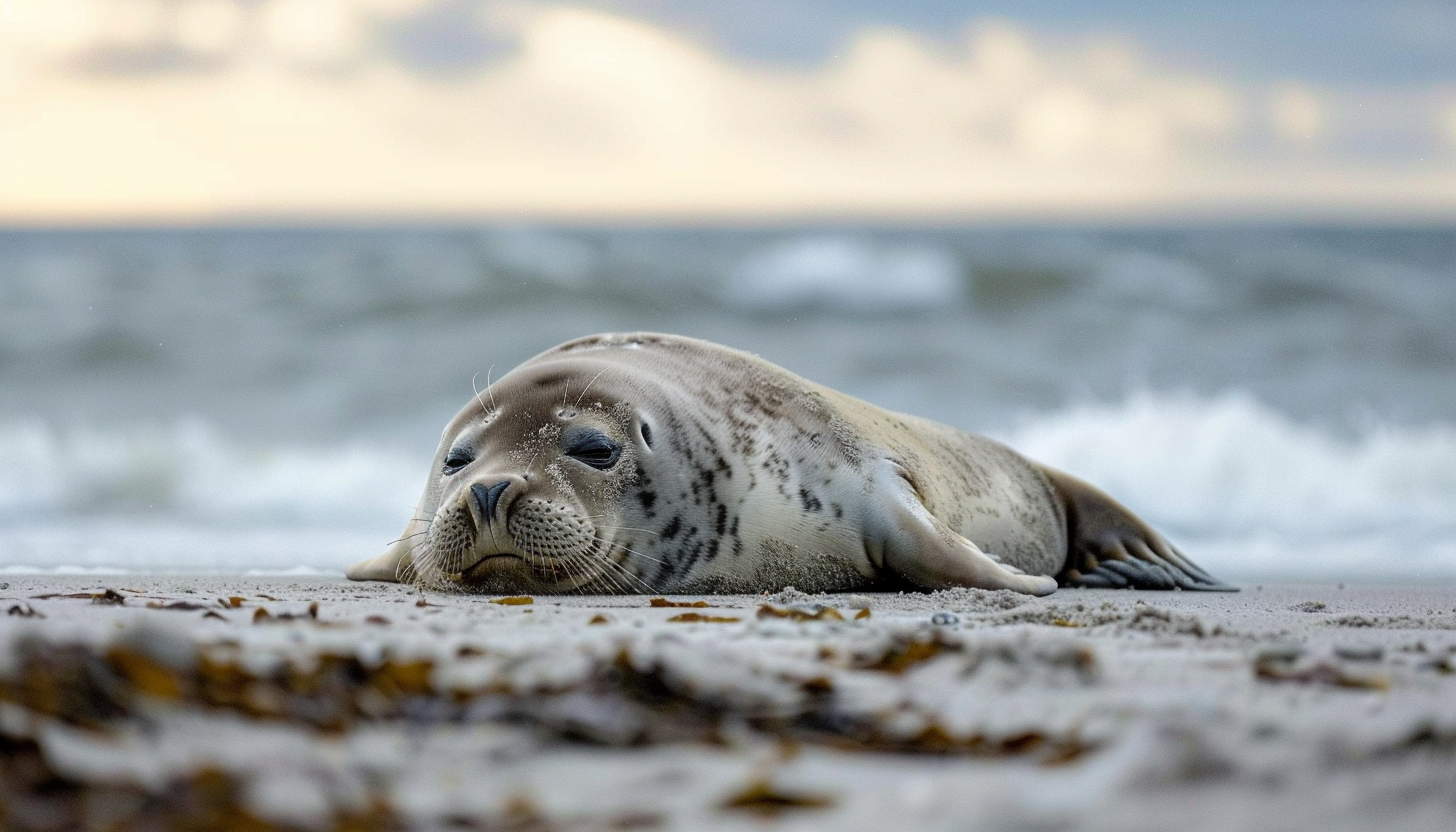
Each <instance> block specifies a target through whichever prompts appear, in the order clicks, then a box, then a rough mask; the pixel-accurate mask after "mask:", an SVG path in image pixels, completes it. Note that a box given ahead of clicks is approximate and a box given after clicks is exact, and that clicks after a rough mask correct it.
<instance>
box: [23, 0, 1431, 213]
mask: <svg viewBox="0 0 1456 832" xmlns="http://www.w3.org/2000/svg"><path fill="white" fill-rule="evenodd" d="M122 5H125V7H126V8H125V12H126V13H125V14H120V16H118V15H119V13H118V12H117V11H116V10H117V9H118V8H120V7H121V6H122ZM0 10H3V16H0V220H5V221H12V222H14V221H23V222H71V221H86V220H117V219H122V220H139V219H140V220H145V219H196V218H204V217H238V216H250V215H263V216H269V215H285V216H286V215H329V216H341V215H342V216H348V215H377V214H387V215H460V216H477V215H540V216H558V217H571V216H602V215H612V216H619V215H636V216H678V217H680V216H718V217H721V216H744V217H764V216H806V215H810V216H812V215H820V216H823V215H830V216H834V215H861V216H904V215H921V216H955V215H1001V216H1005V215H1082V216H1086V215H1091V216H1099V217H1104V216H1109V215H1150V214H1154V215H1155V214H1158V213H1160V212H1164V211H1168V210H1181V211H1224V212H1249V211H1256V212H1257V211H1269V212H1274V213H1285V214H1288V213H1299V212H1301V211H1308V210H1315V209H1318V210H1322V211H1331V210H1333V211H1344V212H1351V213H1359V212H1362V211H1366V212H1369V211H1392V210H1394V211H1402V212H1408V213H1415V214H1430V213H1442V212H1448V213H1450V212H1456V142H1453V140H1452V138H1451V136H1450V135H1449V134H1450V120H1451V116H1450V112H1451V110H1450V109H1449V108H1450V106H1451V105H1450V97H1449V96H1446V97H1444V98H1443V97H1441V96H1440V95H1438V94H1437V92H1438V91H1433V92H1431V93H1429V94H1427V93H1426V92H1423V91H1420V90H1417V91H1415V92H1410V91H1406V93H1405V94H1406V97H1407V98H1412V97H1413V98H1412V100H1414V101H1416V104H1415V105H1413V107H1411V108H1407V110H1409V112H1407V110H1401V111H1400V112H1401V114H1400V115H1399V119H1401V121H1400V123H1399V124H1394V125H1392V126H1391V130H1392V131H1394V132H1395V133H1399V134H1400V135H1401V136H1402V137H1403V138H1402V139H1401V140H1402V141H1404V142H1406V143H1407V144H1409V143H1410V141H1412V139H1411V137H1412V136H1413V137H1415V139H1414V140H1415V141H1417V143H1418V149H1420V150H1421V152H1420V153H1411V154H1407V156H1408V158H1407V157H1401V158H1396V159H1394V160H1393V161H1392V160H1391V158H1390V157H1389V154H1386V155H1384V156H1380V157H1378V158H1375V159H1374V160H1373V161H1372V159H1367V158H1363V157H1361V156H1360V148H1359V147H1355V148H1354V149H1353V150H1352V149H1350V148H1349V147H1347V146H1343V145H1340V143H1339V138H1340V136H1339V124H1338V123H1337V122H1336V120H1333V119H1332V118H1331V117H1329V115H1328V113H1329V112H1334V111H1336V110H1338V106H1336V105H1339V103H1340V100H1341V99H1340V95H1341V94H1342V92H1341V91H1340V90H1330V89H1326V88H1322V89H1320V90H1319V91H1318V92H1315V91H1314V90H1313V89H1312V88H1311V87H1308V86H1307V85H1303V84H1300V83H1299V82H1298V81H1288V82H1280V83H1279V84H1272V85H1267V86H1259V85H1249V84H1237V83H1234V82H1231V81H1229V80H1227V79H1223V78H1219V77H1213V76H1208V75H1196V74H1192V73H1187V72H1179V71H1177V70H1176V69H1175V68H1172V67H1169V66H1168V65H1166V64H1164V63H1160V62H1159V61H1157V60H1154V59H1150V58H1147V57H1145V56H1143V55H1141V54H1140V53H1139V51H1138V48H1137V44H1135V43H1132V42H1129V41H1126V40H1115V39H1114V40H1109V39H1106V38H1101V39H1087V40H1086V41H1084V42H1080V43H1077V42H1058V43H1056V44H1052V43H1048V42H1040V41H1037V40H1036V39H1034V38H1032V37H1030V36H1029V35H1028V34H1027V33H1026V32H1025V31H1023V30H1022V29H1021V28H1019V27H1018V26H1017V25H1016V24H1015V23H1013V22H1010V21H1004V20H982V21H971V22H969V23H968V24H967V26H966V28H965V30H964V31H963V32H962V33H961V35H960V36H957V37H953V38H947V39H943V40H931V39H928V38H926V37H924V36H922V35H917V34H915V33H912V32H909V31H906V30H902V29H896V28H888V27H870V28H863V29H861V30H859V31H858V32H857V33H856V34H855V36H854V37H853V38H852V39H851V40H850V41H848V42H847V43H845V44H844V47H843V48H842V49H841V50H840V51H839V53H838V55H836V56H835V57H833V58H831V59H828V60H826V61H824V62H822V63H819V64H816V65H811V66H799V67H784V66H765V65H760V64H753V63H746V62H742V61H738V60H735V59H733V58H731V57H729V56H725V55H724V54H721V53H720V52H719V51H717V50H715V49H714V48H712V47H711V46H709V45H707V44H705V43H703V42H701V41H699V40H696V39H694V38H691V37H687V36H685V35H683V34H682V33H681V32H679V31H677V30H674V29H672V28H670V27H667V26H664V25H661V24H657V23H653V22H651V21H647V20H641V19H634V18H629V17H625V16H621V15H614V14H609V13H605V12H601V11H595V10H590V9H583V8H577V7H570V6H546V7H542V6H535V5H521V4H515V5H505V4H496V3H479V2H471V0H250V2H231V0H106V2H104V3H102V2H90V0H0ZM451 50H453V51H451ZM442 56H443V57H442ZM102 58H104V59H105V60H102ZM1367 94H1368V93H1367ZM1330 102H1333V103H1330ZM1332 107H1333V108H1334V109H1332ZM1393 118H1394V116H1393ZM1406 122H1409V123H1406ZM1269 135H1273V136H1276V137H1278V138H1279V139H1280V141H1278V142H1276V143H1274V144H1272V145H1270V144H1269V143H1268V142H1266V141H1263V139H1262V138H1261V137H1264V136H1269ZM1421 142H1423V143H1424V144H1419V143H1421ZM1346 144H1347V145H1348V144H1349V143H1348V142H1346ZM1423 156H1424V157H1426V158H1427V159H1428V161H1425V162H1421V161H1420V158H1422V157H1423ZM1430 159H1435V160H1436V161H1434V162H1433V161H1429V160H1430Z"/></svg>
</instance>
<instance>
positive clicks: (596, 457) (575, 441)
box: [566, 430, 622, 471]
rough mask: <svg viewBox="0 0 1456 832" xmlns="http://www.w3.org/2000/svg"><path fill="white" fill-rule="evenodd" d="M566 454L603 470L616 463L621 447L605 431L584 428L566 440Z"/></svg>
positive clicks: (620, 454) (620, 453)
mask: <svg viewBox="0 0 1456 832" xmlns="http://www.w3.org/2000/svg"><path fill="white" fill-rule="evenodd" d="M566 455H567V456H569V457H571V458H572V459H574V460H576V461H578V462H584V463H586V464H587V465H590V466H591V467H593V468H595V469H597V470H598V471H605V470H607V469H608V468H611V467H612V466H613V465H616V464H617V459H618V458H620V457H621V456H622V449H621V447H619V446H618V445H617V443H616V442H613V441H612V440H611V438H610V437H608V436H607V435H606V434H605V433H602V432H601V431H598V430H586V431H582V432H581V433H578V434H576V435H575V436H572V437H570V438H569V439H568V440H567V442H566Z"/></svg>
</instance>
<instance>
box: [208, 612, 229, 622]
mask: <svg viewBox="0 0 1456 832" xmlns="http://www.w3.org/2000/svg"><path fill="white" fill-rule="evenodd" d="M202 617H203V618H216V619H217V620H218V621H226V620H228V617H227V616H225V615H223V614H222V613H220V612H218V611H217V610H208V611H207V612H205V613H203V614H202Z"/></svg>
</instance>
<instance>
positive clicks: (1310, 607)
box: [1290, 601, 1330, 612]
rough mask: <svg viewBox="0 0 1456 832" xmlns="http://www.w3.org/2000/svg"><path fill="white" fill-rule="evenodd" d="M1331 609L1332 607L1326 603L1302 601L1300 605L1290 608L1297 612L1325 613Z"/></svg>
mask: <svg viewBox="0 0 1456 832" xmlns="http://www.w3.org/2000/svg"><path fill="white" fill-rule="evenodd" d="M1329 608H1330V605H1329V604H1326V603H1325V602H1324V601H1300V602H1299V603H1298V604H1295V605H1294V606H1292V607H1290V609H1291V610H1294V611H1295V612H1324V611H1325V610H1327V609H1329Z"/></svg>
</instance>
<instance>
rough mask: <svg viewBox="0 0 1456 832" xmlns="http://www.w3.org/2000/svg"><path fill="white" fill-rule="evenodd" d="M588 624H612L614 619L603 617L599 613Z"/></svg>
mask: <svg viewBox="0 0 1456 832" xmlns="http://www.w3.org/2000/svg"><path fill="white" fill-rule="evenodd" d="M586 623H587V625H588V626H590V625H595V624H610V623H612V619H611V618H609V617H607V616H605V615H602V614H601V613H597V614H596V615H594V616H592V617H591V620H590V621H588V622H586Z"/></svg>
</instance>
